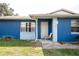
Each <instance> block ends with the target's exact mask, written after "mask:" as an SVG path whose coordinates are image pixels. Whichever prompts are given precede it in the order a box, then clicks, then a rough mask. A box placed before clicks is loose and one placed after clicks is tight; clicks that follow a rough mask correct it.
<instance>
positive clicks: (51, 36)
mask: <svg viewBox="0 0 79 59" xmlns="http://www.w3.org/2000/svg"><path fill="white" fill-rule="evenodd" d="M52 38H53V34H52V33H50V35H49V36H47V35H46V36H44V38H43V39H45V40H51V39H52Z"/></svg>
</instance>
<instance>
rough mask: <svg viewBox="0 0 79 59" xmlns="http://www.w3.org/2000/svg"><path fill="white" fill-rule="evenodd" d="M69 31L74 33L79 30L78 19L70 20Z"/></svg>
mask: <svg viewBox="0 0 79 59" xmlns="http://www.w3.org/2000/svg"><path fill="white" fill-rule="evenodd" d="M71 31H72V32H75V33H76V32H77V33H78V32H79V20H78V19H77V20H76V19H74V20H71Z"/></svg>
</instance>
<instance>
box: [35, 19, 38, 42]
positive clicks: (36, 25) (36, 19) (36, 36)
mask: <svg viewBox="0 0 79 59" xmlns="http://www.w3.org/2000/svg"><path fill="white" fill-rule="evenodd" d="M37 39H38V19H36V39H35V41H36V40H37Z"/></svg>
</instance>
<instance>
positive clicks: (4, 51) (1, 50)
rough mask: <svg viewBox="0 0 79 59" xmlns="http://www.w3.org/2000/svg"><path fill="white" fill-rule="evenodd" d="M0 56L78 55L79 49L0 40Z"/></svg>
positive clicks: (32, 42)
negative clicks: (46, 46)
mask: <svg viewBox="0 0 79 59" xmlns="http://www.w3.org/2000/svg"><path fill="white" fill-rule="evenodd" d="M0 55H1V56H79V49H42V46H41V43H40V42H35V41H26V40H10V41H5V40H0Z"/></svg>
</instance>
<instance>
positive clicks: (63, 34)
mask: <svg viewBox="0 0 79 59" xmlns="http://www.w3.org/2000/svg"><path fill="white" fill-rule="evenodd" d="M72 19H74V18H58V29H57V30H58V42H79V34H71V20H72Z"/></svg>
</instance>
